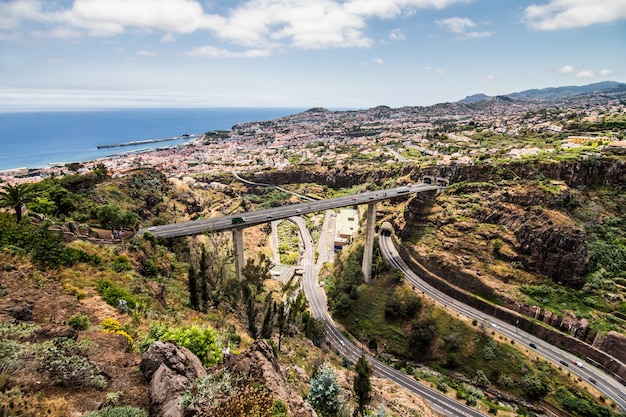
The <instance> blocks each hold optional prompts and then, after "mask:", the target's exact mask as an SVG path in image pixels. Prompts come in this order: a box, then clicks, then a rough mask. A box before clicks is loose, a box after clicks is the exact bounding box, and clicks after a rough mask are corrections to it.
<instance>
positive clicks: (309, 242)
mask: <svg viewBox="0 0 626 417" xmlns="http://www.w3.org/2000/svg"><path fill="white" fill-rule="evenodd" d="M289 220H291V221H293V222H294V223H295V224H297V225H298V227H299V229H300V235H301V237H302V242H303V244H304V254H303V255H302V260H301V263H302V266H303V267H304V274H303V276H302V286H303V289H304V294H305V295H306V298H307V300H308V301H309V307H310V308H311V313H312V315H313V317H314V318H315V319H317V320H320V321H322V322H323V324H324V330H325V333H326V337H327V339H328V341H329V342H330V344H331V345H332V346H333V347H334V348H335V350H336V351H337V352H338V353H339V354H340V355H342V356H344V357H346V358H347V359H348V360H350V361H351V362H352V363H355V362H356V361H357V360H358V359H359V358H360V357H361V355H362V354H363V353H364V352H363V351H362V350H361V349H360V348H358V347H357V346H355V345H354V344H352V342H350V340H348V339H347V338H346V337H345V336H344V335H343V334H341V333H340V332H339V330H338V329H337V326H336V325H335V323H334V322H333V319H332V318H331V317H330V315H329V314H328V306H327V303H326V294H325V292H324V289H323V288H322V287H320V286H319V285H318V282H317V272H316V268H315V264H314V259H315V255H314V249H313V238H312V237H311V233H310V231H309V230H308V229H307V227H306V223H305V221H304V219H302V218H301V217H292V218H290V219H289ZM366 356H367V359H368V361H369V362H370V364H371V365H372V369H373V370H374V372H375V374H376V375H378V376H380V377H382V378H386V379H389V380H390V381H393V382H395V383H397V384H398V385H400V386H401V387H403V388H406V389H408V390H410V391H412V392H414V393H416V394H417V395H419V396H421V397H422V398H424V399H425V400H426V401H427V402H428V403H429V404H430V406H431V407H432V409H433V410H435V411H436V412H438V413H440V414H443V415H445V416H464V417H484V416H485V414H482V413H480V412H479V411H476V410H474V409H473V408H470V407H468V406H466V405H464V404H461V403H459V402H458V401H456V400H454V399H452V398H449V397H447V396H446V395H444V394H442V393H441V392H439V391H437V390H435V389H432V388H430V387H428V386H426V385H423V384H422V383H420V382H418V381H417V380H415V379H414V378H412V377H409V376H407V375H405V374H403V373H402V372H399V371H397V370H395V369H394V368H392V367H390V366H388V365H385V364H384V363H382V362H379V361H378V360H376V359H375V358H374V357H372V356H370V355H366Z"/></svg>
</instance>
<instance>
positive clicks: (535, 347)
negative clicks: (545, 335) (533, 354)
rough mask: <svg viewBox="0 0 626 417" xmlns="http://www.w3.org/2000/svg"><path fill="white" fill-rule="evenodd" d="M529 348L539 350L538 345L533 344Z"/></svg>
mask: <svg viewBox="0 0 626 417" xmlns="http://www.w3.org/2000/svg"><path fill="white" fill-rule="evenodd" d="M528 346H530V347H531V348H533V349H537V345H536V344H534V343H531V344H529V345H528Z"/></svg>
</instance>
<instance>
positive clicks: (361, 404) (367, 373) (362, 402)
mask: <svg viewBox="0 0 626 417" xmlns="http://www.w3.org/2000/svg"><path fill="white" fill-rule="evenodd" d="M354 369H355V371H356V376H355V377H354V382H353V385H352V386H353V388H354V394H355V395H356V399H357V404H358V405H357V409H356V410H355V414H356V415H357V416H364V415H365V414H364V413H365V407H366V406H367V405H368V404H369V403H370V401H371V400H372V382H371V381H370V377H371V376H372V366H371V365H370V363H369V361H368V360H367V357H365V355H361V357H360V358H359V360H358V361H357V362H356V365H355V367H354Z"/></svg>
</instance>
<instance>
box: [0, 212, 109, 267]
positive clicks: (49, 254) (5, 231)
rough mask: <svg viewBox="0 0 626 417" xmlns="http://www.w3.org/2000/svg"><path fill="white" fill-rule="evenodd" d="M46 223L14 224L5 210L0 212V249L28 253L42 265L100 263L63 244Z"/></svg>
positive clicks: (92, 256) (98, 259)
mask: <svg viewBox="0 0 626 417" xmlns="http://www.w3.org/2000/svg"><path fill="white" fill-rule="evenodd" d="M48 226H49V225H48V224H46V223H44V224H43V225H41V226H39V225H36V224H31V223H29V222H26V221H24V222H20V223H17V222H16V221H15V219H13V218H12V217H10V216H8V215H7V213H0V248H7V249H9V250H10V251H13V252H16V253H20V254H24V255H28V256H29V258H30V259H31V260H32V261H33V262H35V263H37V264H39V265H40V266H41V267H43V268H58V267H60V266H72V265H74V264H76V263H78V262H88V263H91V264H93V265H98V264H99V263H100V261H101V260H100V258H99V257H98V256H97V255H90V254H87V253H86V252H84V251H81V250H78V249H74V248H71V247H68V246H66V245H64V244H63V243H62V238H61V236H60V235H59V234H58V233H55V232H54V231H52V230H50V229H49V228H48Z"/></svg>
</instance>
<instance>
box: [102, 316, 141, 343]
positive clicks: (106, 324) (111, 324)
mask: <svg viewBox="0 0 626 417" xmlns="http://www.w3.org/2000/svg"><path fill="white" fill-rule="evenodd" d="M100 327H102V330H104V331H105V332H109V333H117V334H121V335H122V336H124V337H125V338H126V340H128V345H129V346H130V345H132V344H133V338H132V337H131V336H130V335H129V334H128V333H126V332H125V331H124V330H123V329H122V325H121V324H120V323H119V322H118V321H117V320H115V319H111V318H108V319H104V320H102V321H101V322H100Z"/></svg>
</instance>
